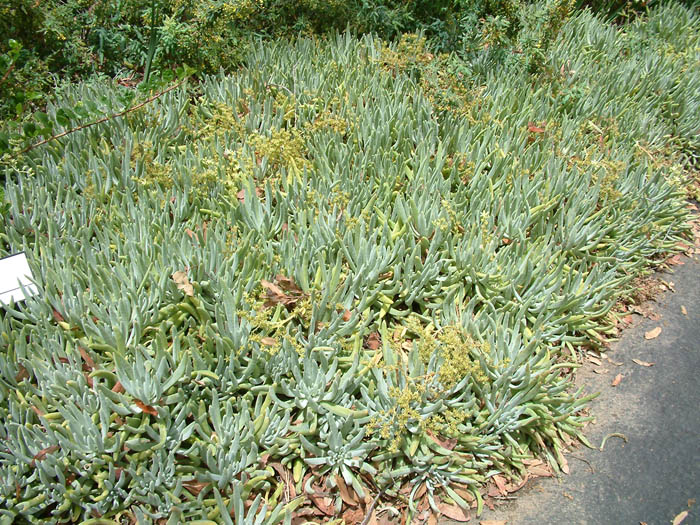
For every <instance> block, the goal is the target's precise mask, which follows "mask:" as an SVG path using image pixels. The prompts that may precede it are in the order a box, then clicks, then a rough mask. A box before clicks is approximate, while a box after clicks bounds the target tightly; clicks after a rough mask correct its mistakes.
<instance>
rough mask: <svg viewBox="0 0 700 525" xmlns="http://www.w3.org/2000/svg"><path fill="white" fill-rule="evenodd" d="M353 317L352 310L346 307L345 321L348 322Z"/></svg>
mask: <svg viewBox="0 0 700 525" xmlns="http://www.w3.org/2000/svg"><path fill="white" fill-rule="evenodd" d="M351 317H352V314H351V313H350V310H347V309H346V310H345V311H344V312H343V321H346V322H347V321H349V320H350V318H351Z"/></svg>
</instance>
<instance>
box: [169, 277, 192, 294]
mask: <svg viewBox="0 0 700 525" xmlns="http://www.w3.org/2000/svg"><path fill="white" fill-rule="evenodd" d="M171 277H172V278H173V281H175V284H177V289H178V290H182V292H183V293H184V294H185V295H189V296H190V297H193V296H194V288H193V287H192V284H191V283H190V280H189V279H188V278H187V274H186V273H185V272H183V271H177V272H175V273H173V275H172V276H171Z"/></svg>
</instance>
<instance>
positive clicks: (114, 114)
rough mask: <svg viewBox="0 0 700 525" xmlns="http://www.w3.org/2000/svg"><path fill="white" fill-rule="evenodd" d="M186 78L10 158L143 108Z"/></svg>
mask: <svg viewBox="0 0 700 525" xmlns="http://www.w3.org/2000/svg"><path fill="white" fill-rule="evenodd" d="M185 80H187V78H183V79H182V80H180V81H179V82H178V83H177V84H175V85H172V86H170V87H169V88H168V89H166V90H163V91H161V92H160V93H156V94H155V95H153V96H151V97H149V98H147V99H146V100H144V101H143V102H141V103H139V104H137V105H135V106H132V107H130V108H127V109H125V110H122V111H120V112H118V113H113V114H111V115H108V116H106V117H102V118H101V119H98V120H94V121H92V122H88V123H87V124H81V125H80V126H78V127H75V128H71V129H67V130H66V131H62V132H61V133H59V134H58V135H52V136H51V137H49V138H47V139H44V140H41V141H39V142H37V143H35V144H31V145H29V146H27V147H26V148H24V149H23V150H22V151H20V152H18V153H15V154H14V155H12V156H11V157H10V158H11V159H14V158H16V157H19V156H20V155H24V154H25V153H27V152H29V151H31V150H33V149H35V148H38V147H39V146H43V145H44V144H46V143H47V142H51V141H52V140H57V139H60V138H62V137H65V136H66V135H70V134H71V133H75V132H76V131H80V130H81V129H85V128H89V127H91V126H96V125H97V124H102V123H103V122H107V121H108V120H112V119H115V118H119V117H123V116H124V115H126V114H127V113H131V112H132V111H136V110H137V109H140V108H142V107H143V106H145V105H146V104H149V103H151V102H153V101H154V100H156V99H157V98H159V97H162V96H163V95H165V94H166V93H168V92H170V91H172V90H173V89H177V88H178V87H180V86H181V85H182V84H183V83H184V82H185Z"/></svg>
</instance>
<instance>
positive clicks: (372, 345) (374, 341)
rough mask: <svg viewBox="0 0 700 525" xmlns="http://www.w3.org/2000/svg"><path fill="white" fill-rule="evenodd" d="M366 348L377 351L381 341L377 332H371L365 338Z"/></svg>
mask: <svg viewBox="0 0 700 525" xmlns="http://www.w3.org/2000/svg"><path fill="white" fill-rule="evenodd" d="M366 344H367V348H369V349H370V350H377V349H378V348H379V347H380V346H381V344H382V339H381V336H380V335H379V332H372V333H371V334H369V335H368V336H367V343H366Z"/></svg>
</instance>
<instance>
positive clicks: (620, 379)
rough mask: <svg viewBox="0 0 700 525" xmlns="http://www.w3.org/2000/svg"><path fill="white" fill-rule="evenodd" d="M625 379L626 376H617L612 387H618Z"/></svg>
mask: <svg viewBox="0 0 700 525" xmlns="http://www.w3.org/2000/svg"><path fill="white" fill-rule="evenodd" d="M623 377H625V376H623V375H622V374H617V375H616V376H615V379H613V382H612V383H611V384H612V386H617V385H619V384H620V381H622V378H623Z"/></svg>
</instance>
